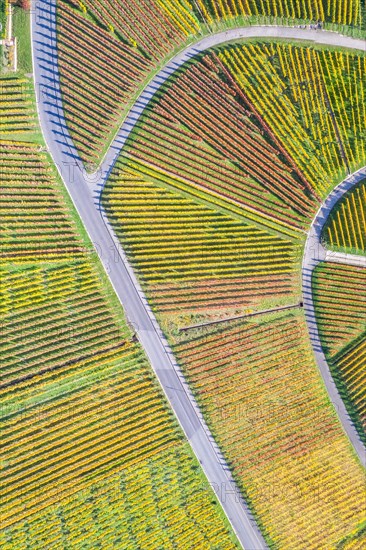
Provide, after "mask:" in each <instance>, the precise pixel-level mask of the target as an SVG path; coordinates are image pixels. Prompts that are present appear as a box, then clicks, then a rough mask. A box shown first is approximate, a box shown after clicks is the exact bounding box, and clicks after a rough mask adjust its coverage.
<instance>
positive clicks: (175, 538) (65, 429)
mask: <svg viewBox="0 0 366 550" xmlns="http://www.w3.org/2000/svg"><path fill="white" fill-rule="evenodd" d="M29 86H30V84H29ZM5 88H6V93H7V87H4V88H2V91H4V89H5ZM4 93H5V92H4ZM2 103H3V104H4V103H5V102H2V101H1V100H0V104H2ZM13 103H14V108H15V109H18V107H17V105H18V103H17V102H16V101H15V100H14V101H13ZM21 109H22V102H20V103H19V111H20V110H21ZM27 112H28V111H27ZM31 117H32V120H35V114H34V111H32V112H31ZM27 120H28V119H27V116H25V117H24V127H25V126H26V124H27V123H28V122H27ZM20 126H21V127H23V123H22V122H20ZM28 129H29V127H28ZM13 130H17V128H13ZM17 136H18V138H19V139H20V137H22V138H23V139H24V138H25V137H27V139H29V137H32V141H31V142H28V141H14V140H7V141H4V140H3V141H0V184H1V193H0V209H1V220H2V233H1V249H0V275H1V281H2V284H1V300H0V304H1V305H0V315H1V319H0V320H1V328H2V331H1V334H2V341H1V352H2V360H3V362H2V373H3V377H2V381H1V383H0V393H1V411H2V415H1V416H2V462H1V470H2V472H1V475H2V484H1V488H0V496H1V508H0V514H1V516H0V517H1V531H0V546H1V548H2V549H4V550H19V549H20V548H32V550H36V549H40V550H41V549H42V550H43V549H44V548H73V549H80V550H81V549H85V548H87V547H88V548H103V549H107V548H116V547H118V548H131V549H133V548H136V549H141V548H158V547H164V548H176V547H179V548H191V547H192V546H191V545H192V544H193V545H194V547H195V548H202V549H203V548H215V547H220V548H225V549H233V548H236V547H237V544H236V542H235V540H234V537H233V535H232V532H231V531H230V529H229V527H228V525H227V522H226V519H224V518H223V515H222V513H221V509H220V508H219V505H218V504H217V501H216V500H215V497H214V493H213V491H212V490H211V488H210V487H208V486H207V483H206V481H205V478H204V477H203V474H202V471H201V470H200V466H199V464H198V462H197V460H196V459H195V458H194V457H193V455H192V452H191V450H190V447H189V445H188V443H187V441H186V440H185V439H184V438H183V434H182V431H181V429H180V428H179V427H178V424H177V422H176V420H175V418H174V417H173V415H172V412H171V409H170V408H169V407H168V405H167V402H166V399H165V397H164V395H163V393H162V390H161V388H160V386H158V384H157V381H156V379H155V376H154V375H153V373H152V370H151V367H150V366H149V364H148V362H147V360H146V358H145V356H144V354H143V352H142V350H141V348H140V346H139V344H137V341H136V338H135V337H134V335H133V333H132V332H131V330H130V328H129V327H128V326H127V323H126V320H125V319H124V317H123V315H122V312H121V309H120V306H119V304H117V303H116V298H115V295H114V293H113V291H112V289H111V287H110V285H109V282H108V279H107V277H106V275H105V273H104V271H103V270H102V269H101V266H100V264H99V260H98V258H97V256H96V253H95V251H94V248H93V247H92V245H91V243H90V241H89V240H88V239H87V237H86V235H85V233H84V231H83V230H82V228H81V224H80V221H79V220H78V218H77V217H76V215H75V211H74V209H73V208H72V206H71V204H70V199H69V197H68V196H67V195H66V191H65V189H64V187H63V186H62V184H61V182H60V181H59V180H58V178H57V176H56V173H55V169H54V167H53V166H52V164H51V162H50V160H49V158H48V156H47V155H46V153H45V152H44V151H43V150H42V146H41V145H40V143H39V141H38V140H39V136H38V135H37V134H35V133H33V134H30V133H29V132H28V134H27V135H26V136H24V135H22V136H19V134H18V133H15V134H11V135H10V137H12V138H14V137H17ZM142 495H143V496H142Z"/></svg>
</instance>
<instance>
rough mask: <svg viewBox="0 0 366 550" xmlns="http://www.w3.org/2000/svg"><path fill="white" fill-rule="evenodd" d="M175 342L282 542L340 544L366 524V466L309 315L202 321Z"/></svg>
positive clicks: (264, 521)
mask: <svg viewBox="0 0 366 550" xmlns="http://www.w3.org/2000/svg"><path fill="white" fill-rule="evenodd" d="M174 350H175V352H176V355H177V357H178V360H179V362H180V364H181V365H182V367H183V369H184V371H185V372H186V374H187V376H188V379H189V380H190V382H191V384H192V387H193V389H194V391H195V393H196V395H197V397H198V400H199V402H200V403H201V406H202V409H203V411H204V412H205V414H206V417H207V418H208V421H209V424H210V426H211V429H212V431H213V433H214V434H215V436H216V438H217V440H218V441H219V443H220V446H221V448H222V449H224V451H225V454H226V456H227V457H228V458H229V459H230V460H231V464H232V467H233V470H234V472H235V474H236V477H237V479H238V480H239V483H240V485H241V487H242V488H243V491H244V494H245V495H246V496H247V498H248V500H249V502H250V503H251V505H252V507H253V509H254V510H255V511H256V513H257V515H258V516H259V518H260V520H261V525H262V528H263V529H264V531H265V532H266V534H267V536H268V537H269V539H270V540H271V541H272V544H273V547H274V548H295V547H297V548H314V549H315V548H322V547H328V548H333V547H334V548H335V547H336V545H337V542H338V541H339V540H340V539H341V538H342V537H344V536H345V535H346V534H347V533H352V532H353V531H354V530H355V529H356V530H357V529H358V526H359V525H361V524H362V521H363V520H364V519H365V518H364V507H363V495H364V489H365V485H364V483H365V479H364V474H363V471H362V468H360V466H359V464H358V463H357V461H356V460H355V459H354V458H353V456H352V455H351V453H350V449H349V444H348V442H347V440H346V438H345V437H344V433H343V431H342V429H341V428H340V426H339V424H338V422H337V421H336V418H335V413H334V411H333V409H332V407H331V405H330V403H329V400H328V396H327V394H326V391H325V389H324V388H323V386H322V383H321V382H320V380H319V375H318V373H317V368H316V366H315V364H314V360H313V356H312V351H311V348H310V346H309V343H308V336H307V331H306V327H305V322H304V318H303V316H302V315H285V314H282V315H277V316H274V317H273V316H272V318H261V320H260V321H258V322H254V321H253V322H246V323H245V322H236V323H231V324H226V325H223V326H222V327H221V328H211V327H207V328H202V329H196V331H195V332H193V333H190V334H187V336H185V335H184V336H181V337H180V338H179V340H178V341H177V343H176V345H175V346H174ZM254 457H255V458H254ZM345 464H347V467H345ZM310 518H311V519H310Z"/></svg>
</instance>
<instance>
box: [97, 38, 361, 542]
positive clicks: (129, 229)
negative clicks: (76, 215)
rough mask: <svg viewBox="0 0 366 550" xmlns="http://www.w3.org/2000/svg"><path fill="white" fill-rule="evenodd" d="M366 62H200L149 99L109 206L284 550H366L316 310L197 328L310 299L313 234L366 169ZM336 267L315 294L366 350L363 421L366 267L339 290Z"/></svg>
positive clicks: (221, 58)
mask: <svg viewBox="0 0 366 550" xmlns="http://www.w3.org/2000/svg"><path fill="white" fill-rule="evenodd" d="M364 60H365V57H364V56H363V55H362V54H360V55H357V54H352V55H351V54H346V53H343V52H342V53H341V52H339V51H329V52H328V51H327V52H326V51H325V50H322V49H317V48H314V47H300V46H297V45H288V44H285V43H282V42H281V43H280V42H278V43H277V42H275V43H273V44H267V43H265V42H261V41H258V42H246V43H244V44H242V45H240V46H239V45H230V46H222V47H219V48H217V49H215V50H214V51H213V50H211V51H209V52H208V53H205V54H202V55H200V56H199V57H198V58H196V59H195V60H194V61H191V62H190V63H188V64H186V65H184V66H183V67H181V69H180V70H179V73H178V74H177V75H175V76H174V77H173V78H171V79H170V80H169V81H168V82H167V83H166V84H165V85H164V86H163V88H162V89H160V90H159V92H158V93H157V94H156V95H155V97H154V98H153V100H152V101H151V102H150V104H149V107H148V109H146V111H145V112H144V114H143V115H142V117H141V118H140V119H139V121H138V122H137V124H136V126H135V127H134V129H133V131H132V132H131V134H130V137H129V139H128V140H127V142H126V145H125V146H124V149H123V152H122V154H121V156H120V157H119V159H118V162H117V163H116V165H115V167H114V169H113V171H112V173H111V176H110V178H109V180H108V182H107V185H106V187H105V189H104V191H103V196H102V200H103V205H104V208H105V210H106V213H107V215H108V218H109V220H110V222H111V224H112V225H113V227H114V230H115V231H116V234H117V236H118V238H119V240H120V242H121V244H122V245H123V248H124V250H125V251H126V253H127V255H128V258H129V260H130V262H131V264H132V266H133V268H134V270H135V272H136V274H137V276H138V278H139V281H140V283H141V286H142V288H143V290H144V292H146V295H147V297H148V300H149V302H150V304H151V306H152V307H153V310H154V312H155V314H156V316H157V318H158V321H159V323H160V325H161V327H162V328H163V330H164V332H165V335H166V336H167V338H168V340H169V342H170V344H171V346H172V348H173V351H174V353H175V355H176V357H177V360H178V362H179V364H180V366H181V367H182V369H183V371H184V373H185V374H186V376H187V378H188V381H189V382H190V384H191V387H192V389H193V391H194V394H195V396H196V398H197V400H198V402H199V404H200V406H201V408H202V411H203V413H204V415H205V418H206V420H207V422H208V424H209V427H210V429H211V431H212V433H213V435H214V437H215V438H216V440H217V442H218V444H219V446H220V448H221V449H222V450H223V452H224V454H225V457H226V459H227V460H228V462H229V463H230V465H231V467H232V469H233V472H234V474H235V478H236V480H237V481H238V483H239V485H240V487H241V489H242V492H243V494H244V495H245V496H246V498H247V500H248V502H249V503H250V505H251V508H252V510H253V512H254V514H255V517H256V519H257V521H258V524H259V525H260V526H261V528H262V531H263V532H264V533H265V535H266V540H267V541H268V542H269V544H270V546H271V547H273V548H296V547H301V548H307V549H308V548H309V549H314V550H315V549H318V548H326V547H327V548H328V547H332V548H333V547H334V548H338V547H339V548H347V547H348V546H349V548H352V547H355V548H360V544H361V546H362V542H361V539H362V536H363V531H362V526H363V524H364V523H363V522H364V521H365V516H364V510H363V506H362V504H361V503H362V499H363V494H364V488H365V487H364V475H363V470H362V468H361V466H360V464H359V463H358V462H357V460H356V458H355V456H354V454H353V452H352V449H351V447H350V445H349V442H348V441H347V439H346V437H345V435H344V432H343V430H342V429H341V426H340V424H339V421H338V419H337V416H336V413H335V410H334V408H333V405H332V404H331V403H330V401H329V399H328V397H327V394H326V391H325V388H324V387H323V385H322V383H321V379H320V377H319V372H318V369H317V366H316V364H315V362H314V358H313V355H312V350H311V348H310V345H309V338H308V333H307V328H306V324H305V319H304V316H303V314H302V313H301V312H299V313H296V314H290V315H289V314H283V313H282V314H280V313H277V314H273V316H272V317H270V316H269V315H267V316H264V317H263V316H261V317H256V318H254V317H253V319H258V321H257V322H254V321H249V320H247V321H241V322H238V321H237V322H233V321H232V322H229V323H228V322H226V323H222V324H219V325H216V326H215V328H212V327H210V328H208V327H201V328H190V329H189V328H188V329H187V325H188V327H189V325H193V324H195V323H200V322H204V321H207V320H218V319H220V318H221V319H223V318H225V317H228V316H230V315H237V314H244V313H248V312H249V313H250V312H253V311H254V312H258V311H259V310H263V309H266V308H270V307H272V306H279V305H282V304H290V303H291V304H293V303H296V302H298V301H300V300H301V295H300V292H299V290H298V289H299V288H300V283H299V276H300V260H301V257H302V250H303V244H304V238H305V235H304V233H305V230H306V229H308V227H309V226H310V223H311V220H312V219H313V217H314V215H315V212H316V210H317V209H318V207H319V203H320V202H321V200H322V197H324V196H326V194H327V193H328V192H329V189H330V187H331V186H334V185H335V184H336V183H338V181H340V180H341V179H342V178H343V177H344V176H345V174H346V173H347V167H348V165H349V164H350V165H352V167H356V166H358V165H359V164H362V163H365V157H366V151H365V146H364V140H363V138H362V136H363V135H364V126H363V121H364V106H363V103H364V100H365V95H364V88H363V83H360V80H363V82H364V75H365V64H364ZM333 66H334V67H337V68H339V70H338V69H337V71H336V73H334V74H336V77H334V78H333V79H332V78H331V76H332V77H333V72H332V69H330V68H329V67H333ZM263 82H264V84H265V85H263ZM356 106H357V107H356ZM357 109H358V111H357V113H358V114H357V117H358V115H359V118H355V117H353V118H351V119H350V118H349V114H350V113H351V114H352V112H353V110H355V112H356V110H357ZM343 115H344V116H345V117H346V118H345V121H346V122H345V124H344V125H343V122H342V118H343ZM347 117H348V118H347ZM347 120H348V121H351V122H352V123H350V124H348V122H347ZM330 268H331V267H329V269H330ZM335 269H337V271H334V272H333V273H332V274H331V275H330V277H329V279H328V278H327V280H326V282H322V283H321V284H320V283H319V288H317V287H316V288H315V294H314V296H315V301H316V311H317V312H318V311H321V312H323V315H324V316H326V317H325V319H324V322H323V321H322V320H321V318H320V320H319V322H320V327H321V331H322V338H323V342H324V345H325V346H328V347H329V348H332V353H333V355H334V354H337V353H338V352H340V351H341V350H344V351H346V350H345V346H348V344H349V342H350V341H351V340H352V341H354V344H355V345H356V344H357V346H358V347H357V349H356V348H355V349H353V348H352V349H351V348H350V349H349V350H348V351H349V355H344V357H342V358H341V357H340V359H341V360H342V363H340V364H341V365H342V367H341V368H342V369H343V371H344V372H345V373H346V371H347V372H351V371H352V373H353V372H356V370H357V369H358V371H357V373H358V374H355V377H354V378H353V377H352V375H351V374H349V380H350V384H351V385H352V388H355V389H354V390H353V389H352V388H351V390H350V391H352V392H354V393H353V397H354V399H355V401H357V407H358V411H359V412H358V413H357V414H359V415H362V414H364V411H363V410H361V408H362V404H363V403H364V399H363V398H362V391H363V388H364V387H365V384H364V383H363V382H362V370H361V369H362V365H363V359H362V357H363V355H362V353H364V352H363V347H362V346H363V343H362V341H358V339H357V338H358V337H359V336H360V335H362V334H363V333H364V330H365V324H364V323H365V317H364V307H363V306H364V304H363V302H360V300H359V299H358V296H359V294H360V293H362V292H363V290H364V285H365V281H363V280H362V274H358V276H359V278H360V280H358V279H357V277H356V275H355V276H354V279H352V281H351V283H353V282H354V286H352V285H351V287H350V283H348V286H347V285H346V282H344V288H343V287H342V288H340V286H339V285H338V282H337V281H338V280H339V279H340V278H341V277H342V269H343V267H340V266H338V267H337V268H335ZM347 269H348V268H346V267H345V270H347ZM356 271H357V270H356ZM347 273H350V272H348V271H347ZM343 321H344V322H343ZM182 327H184V331H183V332H182V331H181V330H180V329H182ZM322 327H324V330H323V328H322ZM328 336H329V337H328ZM327 354H328V351H327ZM358 354H360V355H358ZM334 356H335V355H334ZM359 357H361V359H358V358H359ZM347 369H348V370H347ZM344 376H347V375H346V374H345V375H344ZM335 377H336V375H335ZM357 384H359V385H357ZM342 395H343V394H342ZM352 418H353V420H354V421H355V422H356V416H355V414H353V416H352ZM254 456H255V457H256V458H255V460H253V457H254ZM351 518H352V519H351ZM299 541H301V542H300V543H299Z"/></svg>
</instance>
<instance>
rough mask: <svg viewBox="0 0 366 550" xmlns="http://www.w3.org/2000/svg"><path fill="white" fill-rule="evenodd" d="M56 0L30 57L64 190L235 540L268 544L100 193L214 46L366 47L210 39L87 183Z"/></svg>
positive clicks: (42, 14)
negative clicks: (63, 88) (168, 97)
mask: <svg viewBox="0 0 366 550" xmlns="http://www.w3.org/2000/svg"><path fill="white" fill-rule="evenodd" d="M55 4H56V1H55V0H38V1H37V0H33V1H32V18H31V21H32V52H33V66H34V78H35V86H36V95H37V107H38V114H39V119H40V124H41V128H42V131H43V135H44V138H45V141H46V144H47V146H48V149H49V151H50V153H51V155H52V157H53V160H54V162H55V164H56V166H57V168H58V171H59V173H60V175H61V177H62V179H63V181H64V184H65V186H66V188H67V190H68V192H69V194H70V196H71V198H72V200H73V203H74V205H75V207H76V209H77V211H78V213H79V216H80V218H81V220H82V222H83V224H84V226H85V228H86V230H87V232H88V234H89V237H90V239H91V241H92V242H93V245H94V247H95V248H96V250H97V252H98V255H99V257H100V259H101V261H102V264H103V266H104V269H105V271H106V272H107V274H108V276H109V279H110V281H111V283H112V285H113V287H114V289H115V292H116V294H117V296H118V298H119V300H120V302H121V304H122V306H123V308H124V310H125V313H126V316H127V318H128V320H129V321H130V323H131V324H132V325H133V326H134V327H135V330H136V333H137V335H138V338H139V341H140V342H141V344H142V346H143V348H144V350H145V352H146V354H147V356H148V357H149V360H150V362H151V365H152V367H153V369H154V371H155V373H156V375H157V377H158V380H159V382H160V384H161V386H162V388H163V390H164V392H165V394H166V396H167V398H168V400H169V402H170V404H171V406H172V409H173V411H174V412H175V414H176V417H177V418H178V421H179V423H180V425H181V427H182V429H183V431H184V432H185V434H186V436H187V438H188V441H189V443H190V445H191V447H192V449H193V451H194V453H195V454H196V456H197V458H198V459H199V461H200V463H201V465H202V468H203V470H204V472H205V474H206V477H207V479H208V481H209V484H210V485H211V486H212V487H213V488H214V490H215V492H216V494H217V496H218V498H219V500H220V502H221V505H222V507H223V509H224V511H225V513H226V515H227V517H228V518H229V521H230V522H231V524H232V526H233V528H234V531H235V532H236V534H237V536H238V539H239V540H240V542H241V544H242V546H243V548H245V549H246V550H261V549H265V548H266V544H265V542H264V539H263V537H262V535H261V534H260V532H259V530H258V528H257V526H256V523H255V521H254V520H253V518H252V516H251V514H250V511H249V509H248V507H247V505H246V503H245V502H244V500H243V499H242V498H241V496H240V493H239V491H238V489H237V487H236V485H235V483H234V481H233V478H232V476H231V473H230V471H229V468H228V466H227V464H226V462H225V460H224V458H223V456H222V454H221V452H220V450H219V449H218V447H217V445H216V444H215V441H214V439H213V437H212V435H211V433H210V431H209V429H208V427H207V425H206V423H205V421H204V419H203V417H202V414H201V412H200V410H199V408H198V406H197V404H196V402H195V399H194V397H193V395H192V393H191V391H190V389H189V387H188V385H187V384H186V382H185V379H184V377H183V375H182V373H181V371H180V369H179V367H178V365H177V364H176V362H175V359H174V357H173V354H172V352H171V350H170V348H169V346H168V344H167V342H166V340H165V338H164V336H163V335H162V333H161V330H160V328H159V326H158V324H157V321H156V319H155V317H154V315H153V313H152V311H151V309H150V307H149V305H148V303H147V301H146V298H145V296H144V294H143V292H142V290H141V288H140V286H139V284H138V282H137V280H136V277H135V275H134V273H133V271H132V269H131V267H130V266H129V264H128V262H127V259H126V257H125V254H124V252H123V250H122V249H121V246H120V244H119V243H118V240H117V238H116V236H115V234H114V232H113V230H112V228H111V226H110V225H109V223H108V220H107V219H106V217H105V215H104V213H103V212H101V211H100V208H99V197H100V193H101V190H102V188H103V186H104V184H105V182H106V179H107V178H108V175H109V173H110V170H111V168H112V167H113V164H114V162H115V160H116V159H117V157H118V155H119V153H120V151H121V148H122V147H123V145H124V143H125V141H126V139H127V137H128V135H129V133H130V132H131V130H132V128H133V126H134V125H135V124H136V121H137V119H138V118H139V116H140V115H141V113H142V111H143V110H144V108H145V107H146V105H147V103H148V102H149V100H150V99H151V97H152V95H153V94H154V93H155V92H156V90H157V89H158V88H159V87H160V86H161V84H162V83H163V82H165V80H166V79H167V78H168V77H169V76H170V75H171V74H172V73H173V72H174V71H175V70H176V69H177V68H178V67H180V66H181V65H182V64H183V63H185V62H186V61H187V60H188V59H190V58H191V57H193V56H194V55H196V54H197V53H198V52H200V51H203V50H204V49H206V48H209V47H211V46H213V45H216V44H220V43H223V42H226V41H228V40H236V39H239V38H249V37H259V36H260V37H281V38H288V39H305V40H308V41H309V40H313V41H315V42H316V43H318V44H329V45H341V46H343V47H346V48H356V49H361V50H365V42H364V41H362V40H355V39H352V38H349V37H344V36H340V35H337V34H336V33H330V32H325V31H311V30H303V29H295V28H285V27H284V28H281V27H245V28H238V29H232V30H229V31H226V32H223V33H219V34H216V35H210V36H208V37H207V38H204V39H202V40H201V41H200V42H198V43H197V44H195V45H193V46H190V47H188V48H187V49H185V50H184V51H183V52H181V53H180V54H178V55H177V56H175V57H174V58H173V59H172V60H171V61H170V62H168V63H167V65H166V67H165V68H164V69H162V70H161V71H160V72H159V73H158V75H157V76H156V77H155V78H154V79H153V80H152V81H151V82H150V84H149V85H148V86H147V87H146V88H145V90H144V91H143V93H142V94H141V96H140V97H139V99H138V101H137V102H136V103H135V105H134V107H133V108H132V109H131V111H130V113H129V114H128V116H127V117H126V120H125V122H124V124H123V125H122V127H121V129H120V131H119V132H118V135H117V137H116V139H115V140H114V142H113V144H112V145H111V147H110V149H109V151H108V153H107V155H106V157H105V159H104V161H103V163H102V166H101V170H99V171H98V172H97V173H96V174H94V175H92V176H88V175H87V174H86V173H85V171H84V170H83V167H82V163H81V162H80V159H79V157H78V155H77V152H76V150H75V148H74V146H73V143H72V140H71V138H70V135H69V133H68V130H67V127H66V123H65V119H64V114H63V109H62V100H61V95H60V87H59V73H58V65H57V51H56V16H55Z"/></svg>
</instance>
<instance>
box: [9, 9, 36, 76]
mask: <svg viewBox="0 0 366 550" xmlns="http://www.w3.org/2000/svg"><path fill="white" fill-rule="evenodd" d="M13 35H14V36H15V37H16V39H17V44H18V72H20V73H23V74H26V73H31V72H32V71H33V67H32V48H31V35H30V12H29V11H26V10H24V9H22V8H20V7H19V6H14V8H13Z"/></svg>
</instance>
